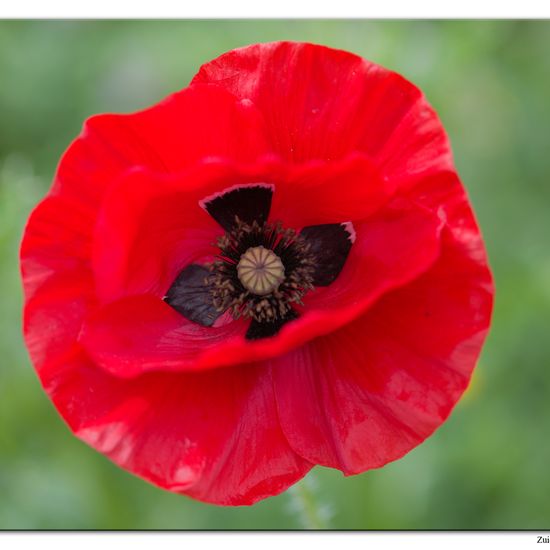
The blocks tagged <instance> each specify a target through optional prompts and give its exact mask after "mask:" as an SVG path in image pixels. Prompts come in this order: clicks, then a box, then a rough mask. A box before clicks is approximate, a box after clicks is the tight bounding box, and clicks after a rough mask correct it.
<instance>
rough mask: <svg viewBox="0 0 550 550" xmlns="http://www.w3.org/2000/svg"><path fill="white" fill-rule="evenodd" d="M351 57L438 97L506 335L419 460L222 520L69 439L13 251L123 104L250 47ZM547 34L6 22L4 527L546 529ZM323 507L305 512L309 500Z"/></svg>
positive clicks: (139, 101) (307, 485)
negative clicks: (28, 332)
mask: <svg viewBox="0 0 550 550" xmlns="http://www.w3.org/2000/svg"><path fill="white" fill-rule="evenodd" d="M283 39H285V40H287V39H290V40H301V41H309V42H316V43H322V44H326V45H328V46H333V47H337V48H341V49H346V50H349V51H352V52H355V53H357V54H360V55H362V56H363V57H366V58H367V59H371V60H373V61H375V62H377V63H380V64H382V65H384V66H386V67H388V68H391V69H393V70H395V71H398V72H400V73H401V74H403V75H404V76H405V77H407V78H408V79H410V80H412V81H413V82H415V83H416V84H417V85H418V86H420V87H421V88H422V89H423V90H424V91H425V93H426V95H427V97H428V99H429V101H430V102H431V103H432V105H433V106H434V107H435V108H436V109H437V111H438V112H439V114H440V116H441V118H442V120H443V123H444V125H445V126H446V128H447V130H448V132H449V134H450V137H451V141H452V144H453V148H454V152H455V158H456V163H457V166H458V169H459V172H460V174H461V175H462V178H463V181H464V183H465V185H466V187H467V189H468V191H469V194H470V197H471V199H472V202H473V205H474V208H475V210H476V213H477V216H478V220H479V223H480V225H481V228H482V230H483V233H484V235H485V239H486V244H487V248H488V251H489V256H490V260H491V264H492V267H493V270H494V274H495V277H496V285H497V300H496V308H495V313H494V321H493V326H492V331H491V334H490V336H489V339H488V341H487V345H486V347H485V349H484V352H483V354H482V357H481V361H480V363H479V365H478V368H477V370H476V374H475V376H474V379H473V383H472V386H471V387H470V389H469V390H468V392H467V393H466V395H465V397H464V399H463V400H462V401H461V402H460V404H459V405H458V406H457V408H456V409H455V411H454V412H453V414H452V416H451V418H450V419H449V421H448V422H447V423H446V424H444V425H443V426H442V427H441V428H440V429H439V430H438V431H437V433H436V434H435V435H434V436H433V437H431V438H430V439H429V440H428V441H426V442H425V443H424V444H423V445H421V446H420V447H418V448H417V449H415V450H413V451H412V452H411V453H409V454H408V455H407V456H406V457H405V458H403V459H402V460H399V461H397V462H395V463H392V464H389V465H388V466H386V467H384V468H382V469H381V470H374V471H370V472H366V473H364V474H362V475H359V476H355V477H350V478H344V477H343V476H342V475H341V474H340V473H339V472H337V471H333V470H329V469H325V468H316V469H315V470H314V471H313V472H312V473H311V474H310V475H309V476H308V477H307V478H306V479H305V480H304V481H302V482H301V483H300V484H298V485H297V486H296V487H294V488H293V489H291V490H290V491H289V492H287V493H286V494H283V495H280V496H278V497H274V498H271V499H267V500H265V501H263V502H260V503H259V504H257V505H255V506H253V507H242V508H222V507H216V506H210V505H206V504H203V503H200V502H195V501H193V500H191V499H188V498H186V497H183V496H178V495H174V494H170V493H167V492H165V491H162V490H160V489H157V488H155V487H153V486H151V485H149V484H147V483H146V482H144V481H141V480H139V479H138V478H135V477H133V476H132V475H130V474H128V473H126V472H125V471H123V470H121V469H119V468H117V467H116V466H114V465H113V464H111V463H110V462H109V461H108V460H107V459H105V458H104V457H103V456H101V455H99V454H98V453H96V452H95V451H93V450H91V449H90V448H88V447H87V446H86V445H84V444H83V443H81V442H80V441H78V440H77V439H76V438H74V437H73V436H72V435H71V434H70V432H69V430H68V429H67V428H66V427H65V425H64V424H63V422H62V421H61V420H60V418H59V417H58V415H57V413H56V411H55V410H54V408H53V407H52V405H51V404H50V402H49V401H48V399H47V398H46V396H45V395H44V394H43V392H42V390H41V388H40V385H39V383H38V380H37V378H36V376H35V374H34V371H33V369H32V367H31V365H30V363H29V360H28V358H27V354H26V351H25V348H24V345H23V341H22V337H21V328H20V325H21V314H20V312H21V301H22V298H21V289H20V282H19V268H18V260H17V256H18V247H19V242H20V238H21V233H22V230H23V226H24V223H25V220H26V218H27V215H28V213H29V211H30V209H31V208H32V207H33V205H35V204H36V203H37V202H38V201H39V200H40V198H41V197H42V196H43V194H44V193H45V192H46V190H47V189H48V186H49V184H50V181H51V178H52V176H53V173H54V171H55V167H56V164H57V161H58V159H59V157H60V156H61V154H62V152H63V151H64V149H65V148H66V147H67V145H68V144H69V142H70V141H71V140H72V139H73V138H74V137H75V136H76V135H77V134H78V133H79V131H80V128H81V125H82V122H83V121H84V119H85V118H86V117H88V116H90V115H92V114H94V113H100V112H107V111H115V112H117V111H121V112H125V111H126V112H128V111H132V110H136V109H140V108H143V107H146V106H148V105H150V104H153V103H156V102H157V101H159V100H160V99H161V98H163V97H164V96H165V95H167V94H169V93H171V92H173V91H175V90H178V89H180V88H183V87H185V86H186V85H187V83H188V82H189V80H190V79H191V77H192V76H193V74H194V73H195V72H196V71H197V69H198V68H199V66H200V65H201V63H203V62H206V61H208V60H210V59H212V58H214V57H216V56H218V55H219V54H221V53H222V52H224V51H226V50H229V49H232V48H235V47H238V46H242V45H245V44H249V43H253V42H265V41H271V40H283ZM549 52H550V22H543V21H541V22H529V21H523V22H514V21H480V22H476V21H466V22H463V21H445V22H425V21H364V20H355V21H346V20H338V21H334V20H333V21H330V20H302V21H300V20H294V21H280V20H263V21H256V20H248V21H239V20H234V21H129V22H125V21H118V22H113V21H91V22H86V21H3V22H0V307H1V309H0V358H1V359H0V361H1V364H0V528H3V529H50V528H52V529H135V528H139V529H301V528H304V527H308V526H315V524H323V525H325V526H329V527H331V528H338V529H544V528H546V529H548V528H550V434H549V430H548V427H549V420H550V364H549V363H550V55H549ZM304 493H307V494H309V498H310V501H311V500H312V499H313V500H315V501H317V503H318V505H317V507H318V508H319V510H320V511H319V513H318V516H319V517H317V518H315V517H312V514H311V513H309V514H308V508H307V507H306V506H304V503H303V499H302V496H301V495H302V494H304Z"/></svg>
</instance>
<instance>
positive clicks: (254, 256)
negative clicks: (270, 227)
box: [237, 246, 285, 296]
mask: <svg viewBox="0 0 550 550" xmlns="http://www.w3.org/2000/svg"><path fill="white" fill-rule="evenodd" d="M237 275H238V277H239V280H240V281H241V283H242V284H243V286H244V287H245V288H246V289H247V290H249V291H250V292H252V293H253V294H256V295H257V296H265V295H266V294H271V293H272V292H273V291H274V290H277V289H278V288H279V285H280V284H281V283H282V282H283V281H284V279H285V266H284V265H283V262H281V258H279V256H277V254H275V253H274V252H273V251H272V250H269V249H268V248H264V247H263V246H253V247H250V248H249V249H248V250H247V251H246V252H245V253H244V254H243V255H242V256H241V259H240V260H239V263H238V264H237Z"/></svg>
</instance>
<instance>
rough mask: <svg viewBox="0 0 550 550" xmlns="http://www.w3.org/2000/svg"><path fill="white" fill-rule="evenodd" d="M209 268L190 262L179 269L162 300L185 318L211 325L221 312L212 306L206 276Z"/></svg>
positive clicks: (205, 325) (203, 324)
mask: <svg viewBox="0 0 550 550" xmlns="http://www.w3.org/2000/svg"><path fill="white" fill-rule="evenodd" d="M209 274H210V270H209V269H208V268H206V267H204V266H202V265H197V264H191V265H189V266H187V267H186V268H185V269H183V270H182V271H181V273H180V274H179V275H178V276H177V278H176V280H175V281H174V282H173V283H172V286H171V287H170V288H169V289H168V292H167V293H166V296H165V297H164V301H165V302H166V303H167V304H168V305H169V306H170V307H173V308H174V309H175V310H176V311H177V312H179V313H181V314H182V315H183V316H184V317H185V318H186V319H189V320H190V321H194V322H195V323H199V325H202V326H203V327H211V326H212V325H213V324H214V323H215V321H216V319H217V318H218V317H219V316H220V315H221V313H220V312H219V311H218V310H217V309H216V308H215V307H214V304H213V302H212V296H211V294H210V288H209V286H208V284H207V280H206V279H207V278H208V275H209Z"/></svg>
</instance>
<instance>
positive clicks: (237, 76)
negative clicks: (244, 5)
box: [193, 42, 453, 181]
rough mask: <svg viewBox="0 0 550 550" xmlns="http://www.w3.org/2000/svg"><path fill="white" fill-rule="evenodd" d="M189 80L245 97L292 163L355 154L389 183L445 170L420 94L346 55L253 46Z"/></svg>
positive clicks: (434, 122) (431, 116)
mask: <svg viewBox="0 0 550 550" xmlns="http://www.w3.org/2000/svg"><path fill="white" fill-rule="evenodd" d="M193 83H215V84H217V85H218V86H221V87H223V88H225V89H226V90H228V91H230V92H231V93H232V94H234V95H235V96H236V97H239V98H247V99H249V100H251V101H252V102H253V103H254V105H255V106H256V107H257V108H258V109H259V111H260V112H261V113H262V115H263V118H264V121H265V127H266V133H267V136H268V139H269V142H270V144H271V147H272V148H273V149H274V151H275V152H276V153H277V154H279V155H281V156H282V157H283V158H284V159H286V160H289V161H292V162H304V161H307V160H311V159H314V158H317V159H324V160H335V159H338V158H342V157H343V156H345V155H346V154H349V153H350V152H352V151H362V152H364V153H367V154H368V155H370V156H371V157H372V158H373V159H374V160H375V161H376V163H377V164H378V165H380V167H381V168H382V173H383V174H384V175H387V176H388V177H391V178H395V179H396V181H397V180H401V179H403V178H405V179H407V178H409V177H410V176H412V175H413V174H421V173H423V174H425V173H428V172H433V171H437V170H442V169H453V166H452V158H451V154H450V148H449V143H448V139H447V137H446V135H445V132H444V130H443V127H442V125H441V123H440V121H439V120H438V118H437V115H436V114H435V112H434V111H433V109H432V108H431V107H430V106H429V105H428V103H427V102H426V100H425V98H424V96H423V95H422V93H421V91H420V90H419V89H418V88H416V86H414V85H413V84H411V83H410V82H408V81H407V80H405V79H404V78H403V77H402V76H400V75H398V74H396V73H394V72H392V71H389V70H387V69H385V68H383V67H380V66H379V65H376V64H375V63H372V62H370V61H367V60H365V59H362V58H360V57H359V56H357V55H353V54H351V53H348V52H344V51H341V50H335V49H331V48H327V47H325V46H318V45H313V44H305V43H297V42H276V43H267V44H254V45H251V46H246V47H244V48H239V49H236V50H232V51H230V52H227V53H226V54H224V55H222V56H220V57H218V58H217V59H214V60H213V61H211V62H209V63H206V64H205V65H203V66H202V67H201V69H200V70H199V72H198V73H197V75H196V76H195V78H194V79H193ZM289 98H291V101H289Z"/></svg>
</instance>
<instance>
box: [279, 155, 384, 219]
mask: <svg viewBox="0 0 550 550" xmlns="http://www.w3.org/2000/svg"><path fill="white" fill-rule="evenodd" d="M272 171H273V181H276V183H277V185H276V188H275V192H274V193H273V205H272V208H271V214H270V219H271V220H274V221H281V222H283V225H284V226H285V227H294V228H296V229H299V228H301V227H304V226H306V225H319V224H325V223H341V222H342V221H346V220H356V219H363V218H366V217H368V216H370V215H372V214H373V213H375V212H376V211H377V210H379V209H380V208H382V207H383V206H384V205H385V204H386V203H387V202H388V201H389V200H390V199H391V198H392V196H393V195H394V193H395V189H394V187H393V186H392V185H391V184H390V183H389V182H388V181H387V180H386V179H385V178H383V177H382V176H381V174H380V171H379V170H378V169H377V168H376V166H374V164H373V162H372V160H371V159H370V158H369V157H367V156H366V155H363V154H359V153H353V154H350V155H347V156H345V157H344V158H342V159H339V160H337V161H333V162H326V161H313V162H308V163H305V164H301V165H295V164H291V165H288V164H287V165H286V166H285V170H280V173H278V172H277V169H276V168H273V169H272ZM304 205H307V208H305V207H304Z"/></svg>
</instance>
